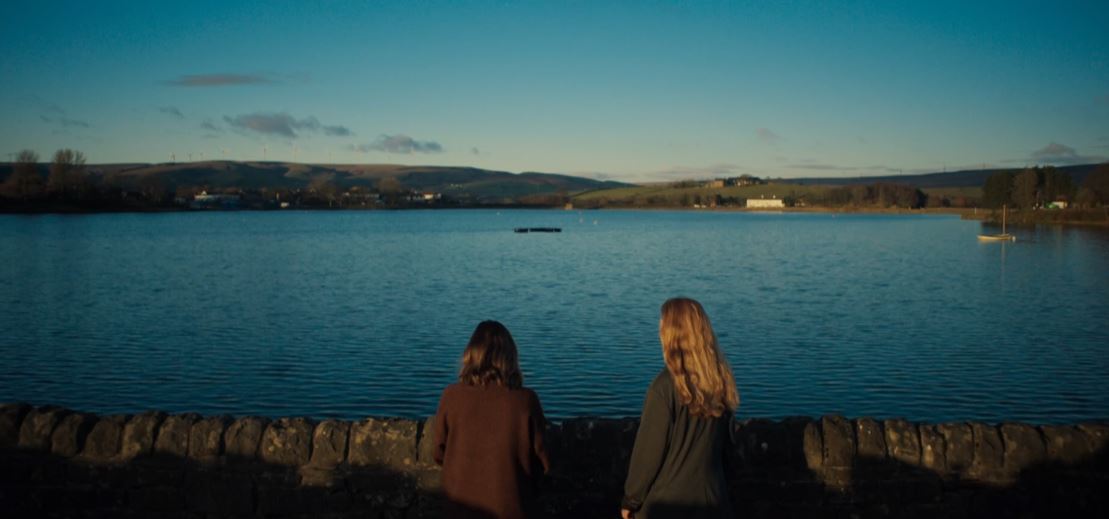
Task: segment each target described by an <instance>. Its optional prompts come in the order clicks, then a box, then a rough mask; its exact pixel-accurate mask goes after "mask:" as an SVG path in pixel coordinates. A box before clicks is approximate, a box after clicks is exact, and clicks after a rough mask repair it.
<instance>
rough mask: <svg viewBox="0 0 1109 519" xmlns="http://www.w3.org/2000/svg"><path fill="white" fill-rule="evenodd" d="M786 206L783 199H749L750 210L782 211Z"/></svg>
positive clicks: (748, 206)
mask: <svg viewBox="0 0 1109 519" xmlns="http://www.w3.org/2000/svg"><path fill="white" fill-rule="evenodd" d="M785 206H786V204H785V203H784V202H782V199H781V198H748V199H747V208H748V209H782V208H784V207H785Z"/></svg>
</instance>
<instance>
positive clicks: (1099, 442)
mask: <svg viewBox="0 0 1109 519" xmlns="http://www.w3.org/2000/svg"><path fill="white" fill-rule="evenodd" d="M1078 430H1080V431H1082V432H1083V433H1084V434H1085V435H1086V438H1088V441H1089V442H1090V448H1092V449H1093V451H1094V453H1095V454H1104V453H1105V451H1106V450H1107V449H1109V425H1106V424H1090V423H1084V424H1079V425H1078Z"/></svg>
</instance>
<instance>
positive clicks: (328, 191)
mask: <svg viewBox="0 0 1109 519" xmlns="http://www.w3.org/2000/svg"><path fill="white" fill-rule="evenodd" d="M308 190H309V191H310V192H313V193H315V194H316V195H317V196H319V197H320V198H322V199H324V200H327V206H328V207H332V206H333V205H334V203H335V195H336V194H338V192H339V188H338V187H337V186H336V185H335V182H334V175H317V176H316V177H315V178H313V179H312V181H311V182H309V183H308Z"/></svg>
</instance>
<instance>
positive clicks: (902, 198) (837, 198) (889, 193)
mask: <svg viewBox="0 0 1109 519" xmlns="http://www.w3.org/2000/svg"><path fill="white" fill-rule="evenodd" d="M928 199H929V197H928V195H926V194H924V192H923V191H921V190H920V189H917V188H915V187H913V186H906V185H902V184H884V183H877V184H870V185H857V186H842V187H833V188H828V189H827V190H825V191H823V192H818V193H813V194H809V195H806V196H804V197H802V198H800V199H795V200H790V198H789V197H787V198H786V200H785V203H786V205H815V206H822V207H877V208H883V209H885V208H892V207H899V208H905V209H919V208H921V207H924V206H925V205H926V203H927V201H928ZM935 199H936V204H937V205H936V207H941V206H943V204H944V202H943V199H942V198H941V197H939V196H937V197H935ZM791 202H792V203H791ZM948 205H950V204H948Z"/></svg>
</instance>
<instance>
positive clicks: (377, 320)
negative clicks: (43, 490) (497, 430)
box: [0, 211, 1109, 422]
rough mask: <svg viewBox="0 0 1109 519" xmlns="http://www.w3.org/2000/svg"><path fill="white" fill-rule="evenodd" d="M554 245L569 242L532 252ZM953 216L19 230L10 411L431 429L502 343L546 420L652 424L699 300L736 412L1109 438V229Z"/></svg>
mask: <svg viewBox="0 0 1109 519" xmlns="http://www.w3.org/2000/svg"><path fill="white" fill-rule="evenodd" d="M517 226H562V227H563V228H564V232H563V233H561V234H514V233H513V232H511V229H512V228H513V227H517ZM980 229H981V227H980V224H978V223H977V222H970V221H962V220H959V219H958V218H955V217H946V216H875V215H837V216H833V215H827V214H742V213H706V212H615V211H613V212H609V211H603V212H584V213H578V212H566V211H499V212H498V211H405V212H281V213H276V212H269V213H259V212H239V213H197V214H188V213H175V214H156V215H91V216H30V217H28V216H0V330H2V335H0V356H2V358H3V362H2V363H0V401H28V402H32V403H36V404H44V403H53V404H60V405H65V406H69V407H73V408H76V409H82V410H89V411H96V412H135V411H139V410H144V409H150V408H157V409H164V410H169V411H198V412H202V413H209V414H210V413H229V414H235V415H240V414H262V415H309V416H315V417H343V418H356V417H362V416H366V415H393V416H409V417H420V416H426V415H429V414H431V413H433V412H434V410H435V406H436V402H437V400H438V396H439V392H440V391H441V389H442V387H443V386H445V385H446V384H449V383H450V382H452V381H453V379H454V373H455V371H456V368H457V362H458V357H459V355H460V353H461V351H462V348H463V346H464V345H465V343H466V340H467V339H468V338H469V334H470V332H471V331H472V329H473V327H474V325H475V324H476V323H477V322H478V321H480V320H482V319H497V320H500V321H502V322H504V323H505V324H506V325H507V326H508V328H509V329H510V330H511V331H512V333H513V334H514V336H515V337H516V341H517V343H518V344H519V346H520V349H521V357H522V359H521V360H522V361H521V363H522V366H523V369H524V372H525V377H526V384H527V385H529V386H531V387H533V388H535V389H536V390H537V391H538V392H539V395H540V397H541V399H542V400H543V404H544V407H545V408H546V410H547V412H548V414H549V415H551V416H552V417H555V418H559V417H567V416H577V415H605V416H622V415H637V414H638V413H639V408H640V405H641V402H642V397H643V394H644V391H645V390H646V388H647V385H648V383H649V382H650V380H651V379H652V377H653V376H654V375H655V374H656V373H657V372H658V370H659V369H661V367H662V361H661V354H660V348H659V345H658V339H657V335H656V333H657V322H658V314H657V312H658V307H659V305H660V304H661V303H662V302H663V300H665V299H666V298H667V297H670V296H674V295H687V296H690V297H694V298H697V299H699V300H700V301H702V303H704V305H705V307H706V309H707V310H708V312H709V314H710V316H711V317H712V319H713V323H714V325H715V328H716V330H717V334H718V335H719V337H720V342H721V344H722V346H723V348H724V349H725V350H726V352H727V355H728V357H729V359H730V361H731V363H732V366H733V368H734V370H735V373H736V378H737V379H738V381H739V385H740V392H741V398H742V404H741V409H740V413H739V415H740V417H741V418H743V417H783V416H789V415H820V414H826V413H842V414H845V415H848V416H858V415H872V416H879V417H894V416H902V417H906V418H909V419H915V420H927V421H938V420H956V419H960V420H961V419H979V420H989V421H1001V420H1023V421H1032V422H1065V421H1074V420H1088V419H1106V418H1109V331H1107V328H1106V322H1107V321H1106V316H1109V274H1107V273H1109V233H1105V232H1104V231H1093V230H1083V229H1070V228H1040V229H1017V230H1016V234H1017V235H1018V241H1017V242H1016V243H1011V244H1004V245H1003V244H979V243H978V242H977V241H976V239H975V235H976V234H977V233H978V232H979V231H980Z"/></svg>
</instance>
